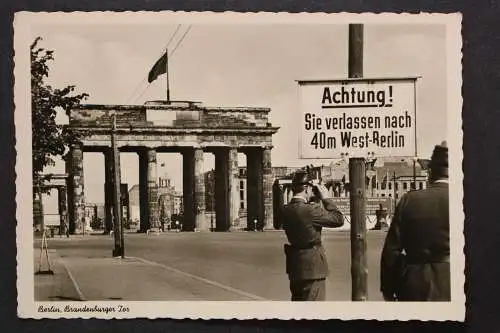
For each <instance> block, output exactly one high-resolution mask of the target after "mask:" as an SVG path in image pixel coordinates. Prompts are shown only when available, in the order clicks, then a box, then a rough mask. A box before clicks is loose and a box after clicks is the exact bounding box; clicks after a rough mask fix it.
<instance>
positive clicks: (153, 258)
mask: <svg viewBox="0 0 500 333" xmlns="http://www.w3.org/2000/svg"><path fill="white" fill-rule="evenodd" d="M385 235H386V233H385V232H383V231H369V232H368V238H367V243H368V247H367V251H368V252H367V260H368V299H369V300H370V301H381V300H382V295H381V294H380V292H379V260H380V252H381V248H382V246H383V241H384V238H385ZM349 237H350V236H349V232H346V231H327V232H324V234H323V243H324V246H325V248H326V251H327V257H328V264H329V267H330V276H329V277H328V279H327V292H326V298H327V300H328V301H349V300H350V299H351V273H350V269H351V268H350V258H351V254H350V239H349ZM285 242H286V237H285V234H284V233H283V232H281V231H266V232H228V233H216V232H212V233H201V232H195V233H176V232H172V233H163V234H150V235H145V234H133V233H129V234H125V252H126V253H125V255H126V257H127V259H126V260H120V259H116V258H112V255H111V253H112V248H113V244H114V242H113V238H112V237H111V236H103V235H87V236H72V237H71V238H70V239H67V238H65V237H62V238H58V236H56V237H55V238H50V239H49V248H50V251H51V252H50V253H51V254H52V256H53V257H55V256H56V257H57V258H58V260H59V262H60V263H62V265H63V266H64V267H65V268H66V270H67V271H69V276H70V278H71V280H72V282H73V283H74V284H75V285H76V288H77V291H78V293H79V294H80V296H81V298H83V297H84V298H85V299H86V300H105V299H128V300H289V299H290V292H289V289H288V280H287V276H286V274H285V258H284V253H283V244H284V243H285ZM39 246H40V242H39V241H38V240H37V241H35V247H36V248H37V249H36V250H35V254H36V253H38V252H37V251H39V250H38V248H39ZM35 256H36V255H35ZM75 297H76V296H75Z"/></svg>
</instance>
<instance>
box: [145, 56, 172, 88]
mask: <svg viewBox="0 0 500 333" xmlns="http://www.w3.org/2000/svg"><path fill="white" fill-rule="evenodd" d="M167 64H168V51H165V53H164V54H163V55H162V56H161V57H160V59H158V61H156V63H155V64H154V65H153V68H151V70H150V71H149V74H148V83H151V82H153V81H154V80H156V79H157V78H158V76H160V75H162V74H165V73H167Z"/></svg>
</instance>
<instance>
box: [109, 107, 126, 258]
mask: <svg viewBox="0 0 500 333" xmlns="http://www.w3.org/2000/svg"><path fill="white" fill-rule="evenodd" d="M112 120H113V125H112V129H111V149H112V151H113V153H112V157H111V159H112V163H111V164H112V168H113V170H112V174H113V177H112V181H113V215H114V224H113V229H114V236H115V237H114V239H115V248H114V249H113V256H114V257H117V256H121V257H122V258H124V257H125V248H124V243H123V225H122V214H121V200H120V199H121V193H120V192H121V189H120V184H121V175H120V152H119V151H118V147H117V146H116V138H115V135H116V134H115V131H116V115H115V114H113V116H112Z"/></svg>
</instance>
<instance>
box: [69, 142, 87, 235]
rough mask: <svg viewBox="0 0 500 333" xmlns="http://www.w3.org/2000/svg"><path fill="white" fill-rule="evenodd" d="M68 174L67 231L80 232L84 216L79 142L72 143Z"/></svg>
mask: <svg viewBox="0 0 500 333" xmlns="http://www.w3.org/2000/svg"><path fill="white" fill-rule="evenodd" d="M66 168H67V173H68V174H69V184H68V185H69V188H68V193H69V194H70V195H69V202H68V206H69V207H68V211H69V232H70V233H82V232H83V227H84V223H83V222H84V220H83V219H84V217H85V197H84V188H83V149H82V145H81V144H72V145H71V147H70V155H69V160H68V162H67V163H66Z"/></svg>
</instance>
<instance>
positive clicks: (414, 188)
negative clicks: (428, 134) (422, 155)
mask: <svg viewBox="0 0 500 333" xmlns="http://www.w3.org/2000/svg"><path fill="white" fill-rule="evenodd" d="M417 159H418V157H417V156H416V155H415V156H413V185H412V186H411V189H412V190H416V189H417Z"/></svg>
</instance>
